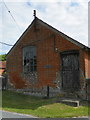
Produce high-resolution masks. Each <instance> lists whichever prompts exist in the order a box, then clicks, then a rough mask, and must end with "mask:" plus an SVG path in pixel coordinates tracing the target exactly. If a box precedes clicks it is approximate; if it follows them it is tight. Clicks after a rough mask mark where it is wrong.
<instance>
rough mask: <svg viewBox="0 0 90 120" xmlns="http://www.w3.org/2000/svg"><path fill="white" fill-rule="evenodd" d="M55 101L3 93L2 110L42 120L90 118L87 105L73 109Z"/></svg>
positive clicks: (9, 92) (8, 92) (7, 92)
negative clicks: (46, 119)
mask: <svg viewBox="0 0 90 120" xmlns="http://www.w3.org/2000/svg"><path fill="white" fill-rule="evenodd" d="M54 101H55V99H54V98H51V99H42V98H40V97H35V96H30V95H24V94H21V93H17V92H12V91H3V92H2V109H3V110H6V111H11V112H17V113H23V114H30V115H33V116H37V117H40V118H68V117H78V116H88V106H87V105H82V106H79V107H72V106H68V105H65V104H62V103H55V102H54Z"/></svg>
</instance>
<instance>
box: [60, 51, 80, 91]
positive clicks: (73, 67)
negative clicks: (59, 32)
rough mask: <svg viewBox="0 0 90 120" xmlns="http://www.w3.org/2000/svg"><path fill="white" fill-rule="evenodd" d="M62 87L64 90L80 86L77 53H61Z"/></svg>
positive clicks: (71, 89) (72, 89) (73, 89)
mask: <svg viewBox="0 0 90 120" xmlns="http://www.w3.org/2000/svg"><path fill="white" fill-rule="evenodd" d="M61 60H62V72H61V74H62V75H61V76H62V88H63V89H64V90H70V91H75V90H78V89H79V87H80V80H79V54H78V53H75V52H74V53H73V52H71V53H70V52H69V53H67V52H66V53H62V54H61Z"/></svg>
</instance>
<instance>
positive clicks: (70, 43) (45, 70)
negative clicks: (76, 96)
mask: <svg viewBox="0 0 90 120" xmlns="http://www.w3.org/2000/svg"><path fill="white" fill-rule="evenodd" d="M89 66H90V48H88V47H86V46H85V45H83V44H81V43H79V42H77V41H76V40H74V39H72V38H71V37H69V36H67V35H65V34H64V33H62V32H60V31H58V30H57V29H55V28H53V27H52V26H50V25H48V24H47V23H45V22H43V21H42V20H40V19H39V18H37V17H35V19H34V20H33V21H32V23H31V24H30V26H29V27H28V28H27V29H26V31H25V32H24V33H23V34H22V36H21V37H20V38H19V40H18V41H17V42H16V44H15V45H14V46H13V47H12V49H11V50H10V51H9V53H8V55H7V71H8V76H9V80H10V83H12V84H13V86H14V87H15V88H29V89H31V90H33V91H35V90H36V91H38V90H41V92H42V91H43V90H44V89H45V87H46V86H49V87H50V89H51V91H58V92H60V91H62V90H63V91H66V92H79V93H80V94H81V92H82V91H83V90H84V89H85V83H86V80H85V78H90V71H89ZM56 93H57V92H56Z"/></svg>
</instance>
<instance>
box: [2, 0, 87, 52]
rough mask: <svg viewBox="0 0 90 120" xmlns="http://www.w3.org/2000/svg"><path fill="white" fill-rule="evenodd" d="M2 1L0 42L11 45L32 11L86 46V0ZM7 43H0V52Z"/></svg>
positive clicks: (6, 47) (31, 15)
mask: <svg viewBox="0 0 90 120" xmlns="http://www.w3.org/2000/svg"><path fill="white" fill-rule="evenodd" d="M43 1H44V0H13V2H12V0H11V1H10V0H4V2H5V4H6V6H7V7H8V9H9V10H10V13H11V15H12V16H13V17H14V19H13V18H12V17H11V15H10V13H9V12H8V10H7V8H6V6H5V4H4V2H3V0H1V2H0V28H1V29H0V41H2V42H5V43H8V44H11V45H14V44H15V42H16V41H17V40H18V39H19V37H20V36H21V34H22V33H23V32H24V31H25V29H26V28H27V27H28V26H29V25H30V24H31V22H32V20H33V19H34V18H33V10H34V9H35V10H36V11H37V17H38V18H40V19H42V20H43V21H44V22H47V23H48V24H50V25H51V26H53V27H55V28H56V29H58V30H60V31H61V32H64V33H65V34H67V35H68V36H70V37H72V38H74V39H75V40H77V41H79V42H81V43H83V44H84V45H86V46H88V1H89V0H45V2H43ZM10 49H11V46H6V45H1V44H0V54H4V53H7V52H8V51H9V50H10Z"/></svg>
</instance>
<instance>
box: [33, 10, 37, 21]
mask: <svg viewBox="0 0 90 120" xmlns="http://www.w3.org/2000/svg"><path fill="white" fill-rule="evenodd" d="M33 16H34V19H35V18H36V10H34V12H33Z"/></svg>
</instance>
